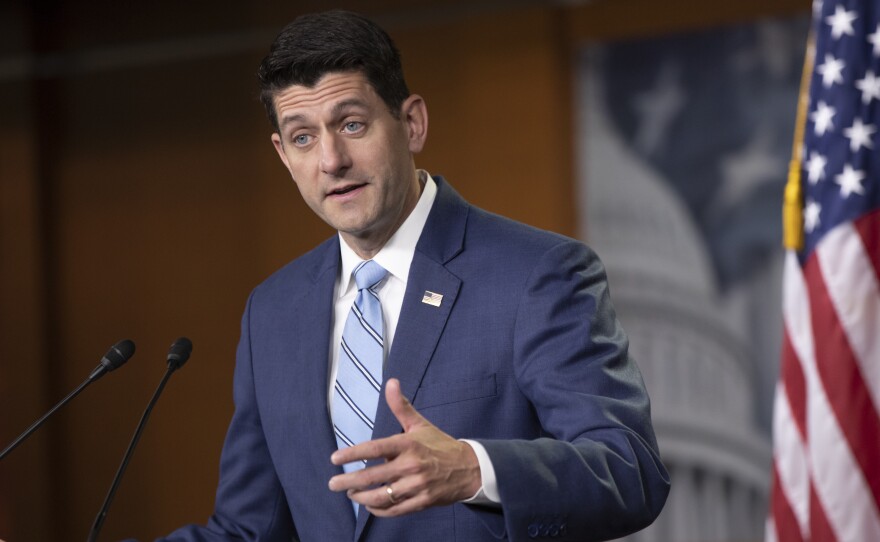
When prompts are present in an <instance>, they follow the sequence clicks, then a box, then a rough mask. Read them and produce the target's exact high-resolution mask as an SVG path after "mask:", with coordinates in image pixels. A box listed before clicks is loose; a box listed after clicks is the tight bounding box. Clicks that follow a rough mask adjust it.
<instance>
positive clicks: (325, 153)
mask: <svg viewBox="0 0 880 542" xmlns="http://www.w3.org/2000/svg"><path fill="white" fill-rule="evenodd" d="M349 167H351V160H350V158H349V156H348V152H347V149H346V145H345V142H344V141H343V138H342V137H340V136H339V135H338V134H333V133H328V134H326V135H324V137H322V138H321V171H322V172H324V173H326V174H327V175H333V176H334V177H336V176H339V175H341V174H342V173H344V172H345V170H347V169H348V168H349Z"/></svg>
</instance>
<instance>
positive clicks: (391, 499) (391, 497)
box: [385, 485, 400, 504]
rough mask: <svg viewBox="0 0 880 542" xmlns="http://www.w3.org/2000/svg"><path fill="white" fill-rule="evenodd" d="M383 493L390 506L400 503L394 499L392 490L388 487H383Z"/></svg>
mask: <svg viewBox="0 0 880 542" xmlns="http://www.w3.org/2000/svg"><path fill="white" fill-rule="evenodd" d="M385 493H387V494H388V500H389V501H391V504H397V503H398V502H400V501H398V500H397V499H395V498H394V490H393V489H391V486H390V485H387V486H385Z"/></svg>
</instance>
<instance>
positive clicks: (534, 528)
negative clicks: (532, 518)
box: [529, 523, 540, 538]
mask: <svg viewBox="0 0 880 542" xmlns="http://www.w3.org/2000/svg"><path fill="white" fill-rule="evenodd" d="M539 532H540V529H539V528H538V525H537V524H535V523H532V524H531V525H529V538H538V533H539Z"/></svg>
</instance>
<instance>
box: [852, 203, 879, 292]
mask: <svg viewBox="0 0 880 542" xmlns="http://www.w3.org/2000/svg"><path fill="white" fill-rule="evenodd" d="M853 225H854V226H855V228H856V231H858V232H859V237H861V238H862V243H863V244H864V245H865V255H866V256H867V257H868V259H869V260H870V261H871V267H873V268H874V275H875V276H876V277H877V282H880V209H876V210H874V211H871V212H870V213H868V214H866V215H864V216H862V217H860V218H859V219H858V220H856V221H855V222H854V223H853Z"/></svg>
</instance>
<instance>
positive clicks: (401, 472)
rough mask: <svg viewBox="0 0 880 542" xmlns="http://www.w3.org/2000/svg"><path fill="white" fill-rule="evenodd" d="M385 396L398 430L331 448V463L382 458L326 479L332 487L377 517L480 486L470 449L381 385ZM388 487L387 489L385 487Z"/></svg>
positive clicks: (394, 386)
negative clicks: (396, 433)
mask: <svg viewBox="0 0 880 542" xmlns="http://www.w3.org/2000/svg"><path fill="white" fill-rule="evenodd" d="M385 401H387V402H388V407H389V408H390V409H391V412H392V413H393V414H394V417H395V418H397V421H398V422H400V425H401V426H402V427H403V433H401V434H399V435H394V436H391V437H388V438H383V439H379V440H370V441H367V442H362V443H361V444H358V445H357V446H352V447H350V448H344V449H342V450H337V451H336V452H334V453H333V455H331V456H330V460H331V461H332V462H333V464H334V465H342V464H345V463H351V462H352V461H359V460H369V459H376V458H380V457H383V458H385V463H383V464H381V465H375V466H372V467H368V468H365V469H361V470H359V471H357V472H352V473H348V474H340V475H337V476H334V477H333V478H331V479H330V483H329V486H330V489H331V490H332V491H346V492H347V493H348V497H349V498H350V499H352V500H353V501H356V502H358V503H360V504H361V505H363V506H366V507H367V510H369V511H370V512H371V513H372V514H374V515H376V516H380V517H391V516H400V515H403V514H409V513H411V512H418V511H419V510H424V509H425V508H428V507H429V506H442V505H446V504H452V503H454V502H458V501H461V500H464V499H468V498H470V497H472V496H473V495H474V493H476V492H477V490H478V489H479V488H480V483H481V482H480V465H479V462H478V461H477V456H476V454H475V453H474V451H473V449H472V448H471V447H470V446H469V445H468V444H466V443H464V442H460V441H458V440H456V439H454V438H452V437H450V436H449V435H447V434H446V433H444V432H443V431H441V430H440V429H438V428H437V427H436V426H434V425H433V424H432V423H431V422H429V421H428V420H426V419H425V418H424V417H423V416H422V415H421V414H419V413H418V411H417V410H416V409H415V408H413V406H412V404H410V402H409V401H408V400H407V399H406V397H404V396H403V394H402V393H401V392H400V382H399V381H398V380H397V379H395V378H391V379H389V380H388V382H387V384H386V385H385ZM389 488H391V490H390V491H389Z"/></svg>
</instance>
